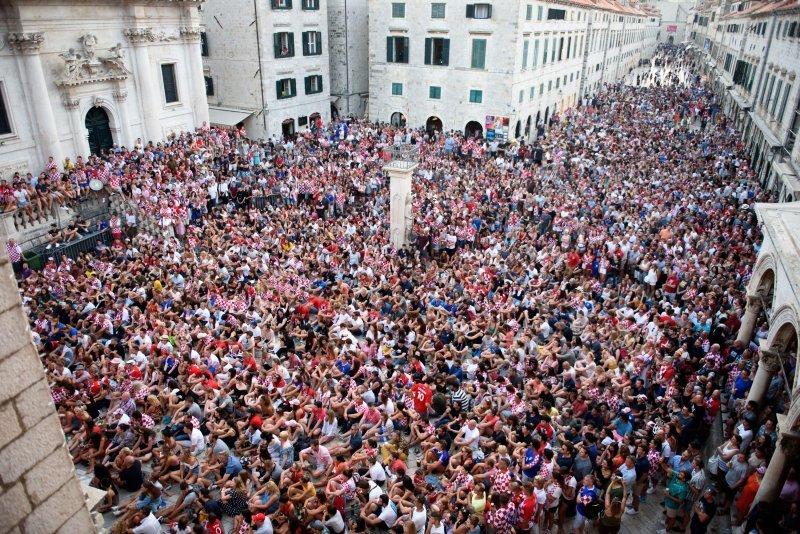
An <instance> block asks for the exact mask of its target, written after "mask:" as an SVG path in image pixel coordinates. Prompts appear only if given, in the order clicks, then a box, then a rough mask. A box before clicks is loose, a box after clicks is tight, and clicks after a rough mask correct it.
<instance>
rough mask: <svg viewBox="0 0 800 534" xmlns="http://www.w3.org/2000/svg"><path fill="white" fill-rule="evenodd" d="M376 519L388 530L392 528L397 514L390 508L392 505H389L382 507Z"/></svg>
mask: <svg viewBox="0 0 800 534" xmlns="http://www.w3.org/2000/svg"><path fill="white" fill-rule="evenodd" d="M370 493H372V492H370ZM378 519H381V520H382V521H383V522H384V523H386V526H387V527H389V528H392V527H393V526H394V524H395V522H396V521H397V512H395V511H394V508H392V503H389V504H387V505H386V506H384V507H383V510H381V514H380V515H379V516H378Z"/></svg>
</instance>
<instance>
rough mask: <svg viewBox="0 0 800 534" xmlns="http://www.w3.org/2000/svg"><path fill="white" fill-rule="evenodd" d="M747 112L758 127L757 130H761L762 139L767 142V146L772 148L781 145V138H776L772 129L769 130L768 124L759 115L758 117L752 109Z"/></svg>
mask: <svg viewBox="0 0 800 534" xmlns="http://www.w3.org/2000/svg"><path fill="white" fill-rule="evenodd" d="M747 114H748V115H750V118H751V119H752V120H753V122H754V123H755V125H756V127H757V128H758V131H759V132H761V135H762V136H763V137H764V140H765V141H766V142H767V144H768V145H769V146H771V147H773V148H777V147H779V146H783V143H781V140H780V139H778V138H777V137H776V136H775V134H774V133H772V130H770V128H769V125H768V124H767V123H765V122H764V121H763V120H762V119H761V117H759V116H758V115H757V114H756V113H755V112H754V111H748V113H747Z"/></svg>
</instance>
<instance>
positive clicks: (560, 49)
mask: <svg viewBox="0 0 800 534" xmlns="http://www.w3.org/2000/svg"><path fill="white" fill-rule="evenodd" d="M562 59H564V38H563V37H561V38H560V39H559V41H558V60H559V61H561V60H562Z"/></svg>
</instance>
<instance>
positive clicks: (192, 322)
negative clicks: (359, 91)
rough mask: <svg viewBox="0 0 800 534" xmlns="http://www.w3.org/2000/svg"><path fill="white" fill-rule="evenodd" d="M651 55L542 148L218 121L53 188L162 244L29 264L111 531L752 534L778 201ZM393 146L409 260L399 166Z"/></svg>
mask: <svg viewBox="0 0 800 534" xmlns="http://www.w3.org/2000/svg"><path fill="white" fill-rule="evenodd" d="M659 54H660V56H659V57H660V58H661V60H662V61H663V62H664V63H665V64H667V65H668V67H667V68H663V69H661V68H657V69H653V70H647V71H645V72H643V73H640V75H641V77H640V79H639V80H638V81H637V82H635V83H631V84H627V85H626V84H617V85H613V86H609V87H607V88H606V89H605V90H604V91H602V92H600V93H599V94H598V95H597V96H596V97H595V98H594V99H593V100H592V101H591V102H588V103H587V104H588V105H586V106H582V107H581V108H580V109H577V110H568V111H565V112H564V113H563V114H562V115H560V116H557V117H556V118H555V119H554V121H553V125H552V127H551V128H550V129H549V131H548V132H547V134H546V136H545V137H544V138H542V139H540V140H539V141H538V142H537V143H536V144H534V145H531V146H525V145H521V144H516V145H511V146H509V147H508V148H505V149H504V148H501V147H498V146H497V145H496V144H495V145H489V144H485V143H483V142H482V141H480V140H475V139H465V138H463V137H462V136H461V135H459V134H458V133H432V134H426V132H424V131H421V130H413V129H399V128H395V127H390V126H387V125H376V124H369V123H365V122H359V121H357V120H354V121H349V122H340V123H334V124H331V125H330V126H328V127H324V128H315V129H314V131H307V132H305V133H303V134H300V135H298V136H296V137H295V138H293V139H291V140H285V141H280V142H279V141H276V140H272V141H269V142H254V141H252V140H249V139H247V138H246V136H245V133H244V132H243V131H241V130H239V131H235V130H220V129H216V128H207V127H203V128H201V129H199V130H198V131H196V132H195V133H194V134H189V133H183V134H180V135H175V136H173V137H171V138H170V139H169V140H168V141H166V142H163V143H158V144H152V143H149V144H137V146H135V147H131V149H130V150H124V149H121V150H116V151H112V152H110V153H108V154H105V155H104V156H103V157H97V156H92V157H90V158H89V159H88V160H87V161H86V162H78V163H77V165H74V166H72V167H67V168H63V169H61V170H58V169H56V170H55V171H54V172H55V173H56V174H58V177H57V179H56V180H55V181H56V182H59V181H63V182H65V183H72V181H73V180H75V183H76V184H77V185H78V189H74V188H72V189H71V190H72V191H75V192H76V195H80V194H81V193H80V191H82V189H81V185H80V184H82V183H84V182H85V181H86V180H87V179H91V178H97V179H100V180H102V181H103V183H104V184H105V186H106V188H107V189H108V190H110V191H111V192H112V193H114V194H120V195H123V196H124V197H125V198H126V199H127V201H128V202H130V204H131V205H132V206H135V207H136V209H137V211H138V213H140V214H141V217H151V218H153V220H157V222H158V228H159V232H157V233H155V235H153V234H151V233H148V232H145V231H143V230H142V229H141V228H138V229H137V227H136V217H133V220H132V221H133V222H130V224H126V218H125V214H118V215H116V216H115V217H116V218H115V219H113V220H114V222H113V224H112V225H111V226H112V228H111V229H112V232H113V235H114V239H115V241H114V243H113V245H112V246H101V247H100V248H99V249H98V250H97V251H96V253H94V254H89V255H86V256H83V257H80V258H79V259H77V260H75V261H73V260H71V259H69V258H67V257H64V258H62V259H61V260H60V262H59V263H58V264H56V262H54V261H50V262H48V263H47V265H45V266H44V268H43V269H42V270H41V271H32V270H30V269H27V268H24V269H22V268H21V267H22V265H21V262H22V260H20V261H19V264H18V267H20V268H21V269H20V271H21V273H20V286H21V290H22V293H23V303H24V306H25V309H26V311H27V312H28V314H29V316H30V321H31V327H32V330H33V335H34V338H35V343H36V344H37V346H38V348H39V351H40V353H41V355H42V361H43V363H44V365H45V367H46V368H47V370H48V375H49V379H50V381H51V384H52V396H53V400H54V402H55V403H56V406H57V407H58V411H59V414H60V415H61V418H62V419H61V420H62V425H63V428H64V431H65V433H66V434H67V435H68V440H69V450H70V452H71V454H72V455H73V458H74V461H75V463H76V464H80V465H82V466H84V467H83V468H84V469H88V471H89V472H90V473H93V475H94V480H93V481H92V484H93V485H94V486H95V487H98V488H100V489H102V490H105V491H106V492H107V493H106V499H105V502H104V503H103V504H102V510H103V511H104V512H105V513H108V514H112V513H113V514H114V515H115V516H117V521H116V523H115V527H114V528H115V529H116V530H117V531H118V532H136V533H139V532H141V533H156V532H160V531H161V528H162V527H163V528H164V529H168V531H169V532H175V533H190V532H197V533H204V532H207V533H214V534H216V533H220V532H223V529H224V527H223V525H222V520H223V519H224V518H225V517H230V518H232V522H230V521H229V520H226V524H228V525H231V524H232V527H230V528H229V530H228V531H229V532H235V533H241V534H246V533H250V532H254V533H258V534H265V533H272V532H280V533H284V534H286V533H299V532H330V533H335V534H341V533H343V532H348V531H349V532H368V531H375V532H408V533H425V534H429V533H432V534H440V533H451V532H452V533H455V534H478V533H483V532H495V533H498V534H508V533H511V532H537V533H538V532H549V531H555V530H556V529H558V531H559V532H571V531H572V532H575V533H578V534H580V533H582V532H584V530H586V529H587V528H591V529H594V528H597V529H599V530H600V531H601V532H604V533H613V532H617V531H619V528H620V524H621V522H622V521H624V517H625V515H626V512H627V514H629V515H635V514H637V513H639V511H640V510H641V509H642V506H643V505H648V506H649V505H652V504H658V503H653V502H652V500H653V499H654V497H652V496H651V497H650V499H651V502H650V503H647V499H648V496H649V495H653V493H654V492H655V491H656V489H657V488H659V487H660V486H666V491H665V495H664V500H663V505H664V507H665V511H666V517H665V525H664V528H665V529H668V530H669V529H673V530H677V531H684V530H686V529H687V528H690V529H691V532H693V533H697V534H700V533H703V532H706V529H707V528H708V525H709V523H710V521H711V519H712V518H713V516H714V515H715V513H717V510H718V508H720V507H721V509H722V510H725V509H727V508H728V507H730V506H731V505H732V503H735V505H736V507H737V509H738V510H739V513H738V514H737V515H736V517H737V518H738V520H741V521H745V520H747V519H748V517H749V516H748V512H749V505H750V502H752V498H753V496H754V495H755V491H754V487H755V488H756V489H757V482H758V481H759V480H760V478H759V477H760V476H762V475H763V472H764V466H765V464H766V462H767V461H768V458H769V456H770V454H771V452H772V450H773V448H774V446H775V439H776V436H775V431H774V428H775V426H774V423H775V419H774V418H775V413H774V411H773V412H772V413H764V412H763V411H762V410H760V407H758V406H755V407H753V406H750V405H745V403H744V401H743V399H744V398H745V397H746V393H747V389H748V388H749V385H750V384H751V383H752V376H753V374H754V372H755V365H756V361H757V350H754V347H756V348H757V345H755V344H753V346H741V345H740V344H735V343H733V342H732V340H733V339H734V337H735V334H736V332H737V330H738V327H739V317H740V316H741V314H742V313H743V307H744V305H745V302H744V298H743V296H744V287H745V285H746V283H747V281H748V279H749V275H750V268H751V266H752V265H753V263H754V259H755V255H756V253H757V249H758V246H759V242H760V233H759V229H758V227H757V224H756V220H755V216H754V214H753V212H752V210H751V206H752V204H753V202H755V201H756V200H759V199H763V198H764V197H763V195H762V193H761V192H760V190H759V187H758V185H757V184H756V183H755V182H754V181H753V180H752V172H751V170H750V168H749V166H748V159H747V158H746V157H745V156H744V155H743V152H744V151H743V147H742V145H741V143H740V139H739V137H738V135H737V133H736V132H735V131H734V130H733V128H732V126H731V124H730V123H729V122H728V120H727V119H726V118H725V117H724V116H723V115H722V114H721V113H717V109H716V108H717V101H716V98H715V96H714V94H713V92H712V91H711V89H710V87H709V86H708V85H707V84H706V83H705V82H704V80H703V79H702V78H701V77H699V76H695V75H693V74H689V72H690V67H691V65H690V62H689V60H688V59H686V58H685V57H684V56H683V55H682V53H681V52H680V51H679V50H677V49H662V50H661V51H660V52H659ZM406 142H410V143H414V144H416V145H417V146H418V147H419V148H420V153H421V156H420V158H421V161H420V165H419V167H418V169H417V171H415V179H414V187H413V193H414V200H413V206H412V208H413V209H412V212H413V213H412V216H413V218H414V222H413V228H412V231H411V235H410V240H411V241H410V243H409V244H408V245H405V246H403V247H402V248H400V249H397V250H396V249H394V248H393V247H392V245H391V243H390V242H389V240H388V235H389V228H388V221H389V217H388V202H387V198H386V191H387V189H388V179H387V177H386V176H385V175H384V172H383V170H382V165H383V164H384V163H385V157H386V153H387V151H388V150H389V149H390V148H391V147H392V146H393V145H395V144H401V143H406ZM50 171H52V169H50V168H48V172H50ZM51 174H52V173H51ZM47 177H48V173H45V175H44V177H43V178H40V179H39V184H40V185H41V184H43V183H47ZM14 187H15V188H18V185H14ZM14 196H15V198H16V193H14ZM27 201H29V202H30V201H31V199H28V200H27ZM23 206H24V205H23ZM771 395H772V396H771V397H770V399H773V400H775V399H776V398H780V397H781V395H782V390H780V388H777V389H775V390H774V391H772V390H771ZM729 399H730V401H729ZM776 402H777V401H776ZM772 405H773V406H775V405H776V404H775V402H773V403H772ZM721 408H724V409H726V410H728V411H729V415H730V417H731V421H733V424H731V425H730V428H726V429H725V430H726V432H729V434H730V439H729V440H728V441H727V442H726V443H723V445H721V447H720V449H719V454H718V457H717V458H718V459H716V460H715V465H716V466H717V467H718V470H717V476H718V477H719V480H718V481H712V480H709V479H707V474H706V469H705V468H706V465H705V462H704V461H703V457H702V449H703V446H704V444H705V440H706V438H707V437H708V435H709V431H710V429H711V427H712V423H713V422H714V420H715V419H716V417H717V415H718V413H719V411H720V409H721ZM778 409H779V408H778ZM712 482H713V484H712ZM754 485H755V486H754ZM715 488H716V489H715ZM738 489H742V492H741V496H738V494H737V490H738ZM718 490H719V491H720V494H717V492H718ZM659 494H660V490H659ZM121 495H123V496H124V497H123V498H121V497H120V496H121ZM167 496H172V497H174V499H170V502H169V503H168V502H167V500H166V497H167ZM743 499H744V500H743ZM748 499H749V502H747V500H748ZM796 501H797V490H796V489H795V494H794V495H791V496H789V497H787V505H791V506H792V507H793V508H791V510H787V512H788V513H787V515H786V518H782V516H780V515H779V516H777V517H778V518H777V519H775V517H774V516H772V515H770V516H769V517H765V516H764V514H762V516H761V517H760V518H756V519H753V521H752V523H753V528H755V526H756V524H757V525H758V527H759V528H761V527H762V526H763V524H764V521H773V520H775V521H777V520H778V519H780V520H781V521H784V522H785V521H791V520H792V517H794V518H795V520H796V517H797V515H796ZM792 502H793V503H794V504H791V503H792ZM646 503H647V504H646ZM792 513H794V516H792V515H791V514H792ZM783 524H784V525H786V524H787V523H783ZM790 526H791V525H790ZM794 528H796V523H795V526H794Z"/></svg>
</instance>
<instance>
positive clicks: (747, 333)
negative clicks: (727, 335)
mask: <svg viewBox="0 0 800 534" xmlns="http://www.w3.org/2000/svg"><path fill="white" fill-rule="evenodd" d="M759 313H761V298H760V297H759V296H758V295H747V308H746V309H745V312H744V317H742V325H741V326H740V327H739V333H738V334H737V336H736V340H737V341H739V342H741V343H742V344H743V345H744V346H745V347H746V346H747V345H748V344H749V343H750V340H751V339H752V338H753V330H754V329H755V327H756V321H757V320H758V315H759Z"/></svg>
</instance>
